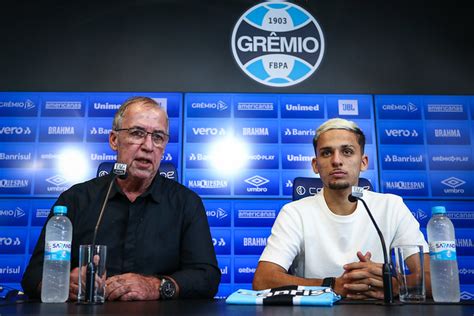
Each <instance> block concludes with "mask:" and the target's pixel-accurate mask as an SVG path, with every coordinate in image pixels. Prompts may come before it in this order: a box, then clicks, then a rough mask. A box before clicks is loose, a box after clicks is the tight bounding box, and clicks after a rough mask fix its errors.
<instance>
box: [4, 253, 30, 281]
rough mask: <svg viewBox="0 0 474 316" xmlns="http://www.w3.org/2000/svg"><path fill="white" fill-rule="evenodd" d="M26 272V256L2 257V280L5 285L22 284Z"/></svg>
mask: <svg viewBox="0 0 474 316" xmlns="http://www.w3.org/2000/svg"><path fill="white" fill-rule="evenodd" d="M24 272H25V256H18V255H16V256H2V257H1V259H0V280H2V284H4V283H20V282H21V278H22V277H23V273H24Z"/></svg>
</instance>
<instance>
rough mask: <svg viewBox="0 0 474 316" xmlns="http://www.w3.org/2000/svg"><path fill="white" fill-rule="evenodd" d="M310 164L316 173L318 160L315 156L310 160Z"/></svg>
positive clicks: (317, 171)
mask: <svg viewBox="0 0 474 316" xmlns="http://www.w3.org/2000/svg"><path fill="white" fill-rule="evenodd" d="M311 166H312V167H313V171H314V173H316V174H318V173H319V168H318V160H317V158H316V157H313V160H311Z"/></svg>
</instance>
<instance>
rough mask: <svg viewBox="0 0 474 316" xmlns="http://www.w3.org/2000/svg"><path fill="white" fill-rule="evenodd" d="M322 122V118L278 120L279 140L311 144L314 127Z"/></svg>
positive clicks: (314, 132) (314, 131)
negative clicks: (314, 119) (315, 119)
mask: <svg viewBox="0 0 474 316" xmlns="http://www.w3.org/2000/svg"><path fill="white" fill-rule="evenodd" d="M323 122H324V120H321V121H319V120H317V121H313V120H304V121H302V120H282V121H281V122H280V126H281V127H280V128H281V130H280V135H281V142H282V143H299V144H301V143H303V144H312V142H313V137H314V135H316V128H317V127H318V126H319V125H321V124H322V123H323Z"/></svg>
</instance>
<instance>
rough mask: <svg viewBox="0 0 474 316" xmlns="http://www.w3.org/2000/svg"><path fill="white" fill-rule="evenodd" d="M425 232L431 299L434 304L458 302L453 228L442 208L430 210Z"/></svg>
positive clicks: (457, 275) (437, 207)
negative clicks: (428, 253)
mask: <svg viewBox="0 0 474 316" xmlns="http://www.w3.org/2000/svg"><path fill="white" fill-rule="evenodd" d="M427 231H428V242H429V244H430V270H431V290H432V292H433V299H434V301H435V302H459V300H460V293H459V270H458V263H457V261H456V240H455V239H454V226H453V223H452V222H451V220H450V219H449V218H448V217H447V216H446V209H445V208H444V206H435V207H433V208H432V209H431V219H430V221H429V222H428V226H427Z"/></svg>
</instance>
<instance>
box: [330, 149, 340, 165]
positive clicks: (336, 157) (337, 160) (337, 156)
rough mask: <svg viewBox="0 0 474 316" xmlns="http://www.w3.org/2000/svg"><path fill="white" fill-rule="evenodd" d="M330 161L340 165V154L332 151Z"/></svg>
mask: <svg viewBox="0 0 474 316" xmlns="http://www.w3.org/2000/svg"><path fill="white" fill-rule="evenodd" d="M331 163H332V164H333V165H335V166H340V165H341V164H342V156H341V154H340V153H339V152H338V151H335V152H334V153H333V155H332V160H331Z"/></svg>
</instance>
